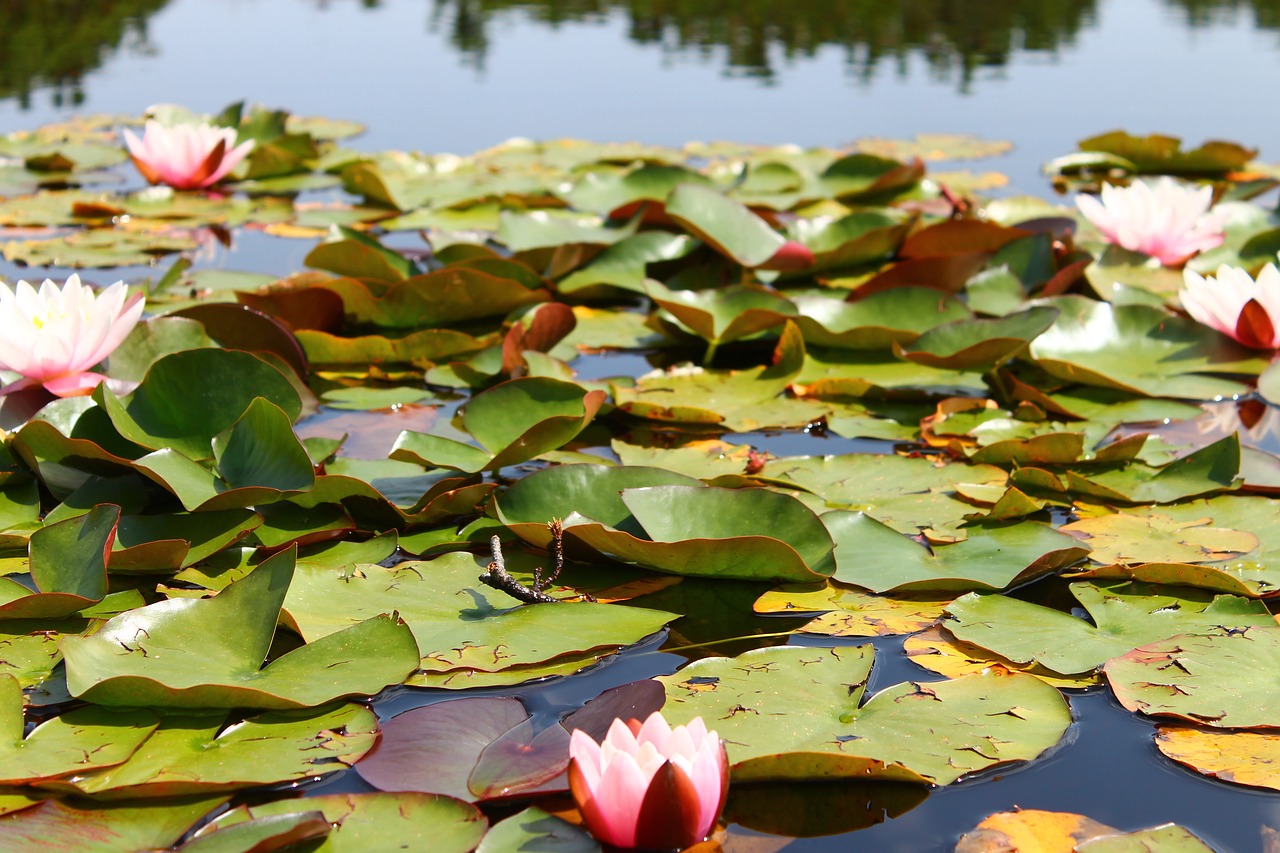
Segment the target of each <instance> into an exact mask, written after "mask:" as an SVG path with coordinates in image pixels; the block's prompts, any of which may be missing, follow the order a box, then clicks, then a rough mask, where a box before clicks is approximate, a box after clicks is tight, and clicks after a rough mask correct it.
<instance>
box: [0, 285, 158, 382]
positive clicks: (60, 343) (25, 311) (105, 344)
mask: <svg viewBox="0 0 1280 853" xmlns="http://www.w3.org/2000/svg"><path fill="white" fill-rule="evenodd" d="M141 316H142V294H140V293H138V294H135V295H133V296H129V294H128V293H127V291H126V290H125V286H124V282H123V281H117V282H116V283H115V284H113V285H111V286H110V287H108V288H107V289H106V290H103V291H102V292H101V293H95V292H94V290H93V288H91V287H89V286H88V285H84V284H81V283H80V277H79V276H78V275H72V276H71V277H70V278H68V279H67V283H66V284H65V285H63V286H62V287H58V285H56V284H54V283H53V282H52V281H50V280H49V279H45V281H44V284H42V285H40V289H39V290H36V289H35V288H34V287H32V286H31V285H30V284H27V282H25V281H19V282H18V284H17V286H16V287H12V288H11V287H9V285H8V284H5V283H3V282H0V369H3V370H11V371H13V372H15V373H20V374H22V379H21V380H19V381H17V382H14V383H12V384H10V385H7V386H6V387H5V388H4V389H3V390H0V394H9V393H12V392H14V391H19V390H21V389H23V388H29V387H31V386H33V385H43V386H44V387H45V388H46V389H47V390H49V391H50V392H52V393H54V394H57V395H58V396H59V397H74V396H77V395H81V394H88V393H89V392H90V391H92V390H93V389H94V388H95V387H96V386H97V384H98V383H99V382H101V381H102V380H103V378H104V377H103V376H102V374H100V373H90V372H89V368H91V367H93V366H94V365H95V364H97V363H98V362H100V361H102V360H103V359H104V358H106V357H107V356H108V355H110V354H111V352H112V351H113V350H115V348H116V347H118V346H120V342H121V341H123V340H124V339H125V338H126V337H127V336H128V334H129V332H130V331H132V330H133V327H134V325H135V324H137V322H138V318H139V317H141Z"/></svg>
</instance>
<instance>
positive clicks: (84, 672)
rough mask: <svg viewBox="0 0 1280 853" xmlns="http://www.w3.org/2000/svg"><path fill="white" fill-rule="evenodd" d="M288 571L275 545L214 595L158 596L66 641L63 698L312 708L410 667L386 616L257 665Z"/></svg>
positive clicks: (407, 640)
mask: <svg viewBox="0 0 1280 853" xmlns="http://www.w3.org/2000/svg"><path fill="white" fill-rule="evenodd" d="M293 571H294V556H293V552H292V551H291V550H290V551H282V552H281V553H279V554H276V555H275V556H273V557H271V558H269V559H267V560H265V561H264V562H263V563H262V564H260V565H259V566H258V567H257V568H255V569H254V570H253V571H252V572H250V573H249V574H247V575H246V576H245V577H244V578H243V579H242V580H239V581H237V582H235V583H233V584H231V585H230V586H229V587H227V588H226V589H225V590H223V591H222V592H221V593H220V594H219V595H217V596H216V597H215V598H211V599H207V600H201V599H171V600H168V601H161V602H158V603H156V604H151V605H148V606H146V607H142V608H139V609H137V610H131V611H129V612H127V613H124V614H121V615H120V616H117V617H115V618H113V619H111V620H110V621H108V622H107V623H106V624H105V625H104V626H102V628H101V629H100V630H99V631H98V632H97V633H95V634H93V635H91V636H88V637H67V638H65V639H64V640H63V654H64V655H65V656H66V664H67V684H68V686H69V688H70V690H71V692H72V694H73V695H75V696H78V697H82V698H84V699H86V700H87V701H92V702H97V703H99V704H104V705H124V706H135V707H136V706H138V705H154V706H159V707H168V708H229V707H247V708H279V709H283V708H299V707H314V706H317V705H322V704H324V703H326V702H331V701H333V700H335V699H338V698H341V697H343V696H351V695H370V694H373V693H377V692H378V691H379V690H381V689H382V688H383V687H386V686H387V685H389V684H398V683H400V682H401V681H403V680H404V678H405V677H406V676H407V675H408V674H409V673H410V672H411V671H412V670H413V669H414V668H416V666H417V664H418V650H417V646H416V645H415V643H414V641H413V635H412V634H411V633H410V631H409V628H408V627H407V626H406V625H405V624H404V623H403V622H399V621H398V620H395V619H393V618H392V617H390V616H381V617H375V618H372V619H369V620H367V621H364V622H361V623H359V624H358V625H355V626H352V627H350V628H348V629H347V630H345V631H341V632H339V633H337V634H334V635H332V636H329V637H324V638H322V639H319V640H317V641H315V642H314V643H309V644H308V645H305V646H302V647H301V648H298V649H295V650H294V651H292V652H289V653H288V654H285V655H282V656H281V657H279V658H276V659H275V660H273V661H272V662H271V663H269V664H268V665H267V666H266V667H265V668H264V667H263V666H262V663H263V660H264V659H265V658H266V656H267V651H268V649H269V647H270V643H271V637H272V635H273V634H274V633H275V625H276V620H277V617H278V616H279V613H280V606H281V604H282V603H283V602H284V597H285V593H286V591H287V590H288V587H289V582H290V579H291V577H292V576H293ZM161 650H163V652H162V651H161Z"/></svg>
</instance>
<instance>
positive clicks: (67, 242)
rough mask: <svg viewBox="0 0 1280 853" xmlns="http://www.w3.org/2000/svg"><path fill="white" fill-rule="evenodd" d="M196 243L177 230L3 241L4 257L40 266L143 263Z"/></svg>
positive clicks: (100, 231)
mask: <svg viewBox="0 0 1280 853" xmlns="http://www.w3.org/2000/svg"><path fill="white" fill-rule="evenodd" d="M199 245H200V244H199V243H198V242H196V240H195V239H194V238H192V237H190V236H188V235H186V234H181V233H177V232H173V233H165V232H151V231H141V232H139V231H117V230H114V229H95V230H92V231H77V232H75V233H73V234H68V235H66V236H65V237H53V238H51V239H48V240H10V241H8V242H7V243H5V244H4V259H5V260H6V261H11V262H14V263H21V264H26V265H29V266H41V267H50V266H58V267H76V268H81V269H83V268H85V267H126V266H143V265H147V264H150V263H152V262H153V261H155V259H156V258H157V257H159V256H160V255H167V254H169V253H171V252H185V251H188V250H190V249H196V248H199Z"/></svg>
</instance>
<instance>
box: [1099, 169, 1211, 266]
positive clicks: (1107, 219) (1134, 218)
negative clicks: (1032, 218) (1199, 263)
mask: <svg viewBox="0 0 1280 853" xmlns="http://www.w3.org/2000/svg"><path fill="white" fill-rule="evenodd" d="M1212 205H1213V188H1212V187H1208V186H1204V187H1199V188H1191V187H1187V186H1184V185H1183V184H1179V183H1176V182H1175V181H1174V180H1172V179H1171V178H1161V179H1160V180H1159V181H1157V182H1156V183H1155V184H1154V185H1152V184H1149V183H1147V182H1146V181H1134V182H1133V183H1132V184H1130V185H1129V186H1127V187H1117V186H1112V185H1111V184H1103V185H1102V199H1101V200H1099V199H1097V198H1095V197H1093V196H1091V195H1079V196H1077V197H1076V206H1077V207H1078V208H1080V212H1081V213H1083V214H1084V216H1085V218H1086V219H1088V220H1089V221H1090V222H1092V223H1093V225H1094V227H1096V228H1097V229H1098V230H1099V231H1101V232H1102V235H1103V237H1105V238H1106V240H1107V242H1109V243H1114V244H1115V245H1117V246H1120V247H1122V248H1125V249H1128V250H1129V251H1131V252H1142V253H1143V254H1144V255H1150V256H1151V257H1153V258H1156V259H1157V260H1159V261H1160V263H1161V264H1163V265H1164V266H1177V265H1178V264H1181V263H1182V262H1184V261H1186V260H1187V258H1189V257H1191V256H1192V255H1194V254H1196V253H1197V252H1203V251H1206V250H1208V249H1212V248H1214V247H1215V246H1220V245H1222V240H1223V231H1222V229H1223V225H1224V224H1225V221H1226V215H1225V214H1224V213H1222V212H1221V211H1213V212H1210V210H1209V208H1210V207H1211V206H1212Z"/></svg>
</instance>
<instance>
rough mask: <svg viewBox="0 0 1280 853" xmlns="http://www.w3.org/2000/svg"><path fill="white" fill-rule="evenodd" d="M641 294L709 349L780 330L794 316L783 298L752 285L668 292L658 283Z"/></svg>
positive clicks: (649, 285)
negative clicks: (754, 335)
mask: <svg viewBox="0 0 1280 853" xmlns="http://www.w3.org/2000/svg"><path fill="white" fill-rule="evenodd" d="M644 290H645V293H646V294H647V295H648V296H649V298H650V299H652V300H653V301H654V303H655V304H657V305H658V306H659V307H661V308H663V309H664V310H666V311H667V312H669V313H670V314H671V315H672V316H673V317H675V318H676V319H677V320H679V321H680V322H681V323H682V324H683V325H684V326H686V327H687V328H688V329H690V330H691V331H692V332H693V333H694V334H696V335H698V336H699V337H701V338H703V339H704V340H706V341H707V342H708V343H709V344H711V346H712V347H716V346H718V345H720V344H723V343H727V342H729V341H735V340H738V339H739V338H744V337H747V336H748V335H753V334H755V333H756V332H760V331H763V330H765V329H769V328H772V327H774V326H780V325H782V323H783V322H784V321H785V319H786V317H787V316H789V315H792V314H794V313H795V306H794V305H792V304H791V302H790V300H788V299H787V298H786V297H784V296H782V295H781V294H778V293H776V292H774V291H771V290H766V289H765V288H763V287H759V286H754V285H733V286H730V287H722V288H716V289H715V290H669V289H668V288H667V287H665V286H664V285H662V284H660V283H659V282H656V281H647V282H645V285H644ZM708 360H709V359H708Z"/></svg>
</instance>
